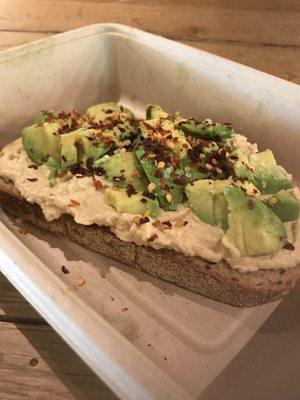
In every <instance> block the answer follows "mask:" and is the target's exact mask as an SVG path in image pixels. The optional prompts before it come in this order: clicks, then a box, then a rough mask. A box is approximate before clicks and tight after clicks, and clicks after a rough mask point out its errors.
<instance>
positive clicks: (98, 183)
mask: <svg viewBox="0 0 300 400" xmlns="http://www.w3.org/2000/svg"><path fill="white" fill-rule="evenodd" d="M93 184H94V186H95V189H96V190H100V189H101V188H102V182H101V181H98V179H96V178H95V177H94V176H93Z"/></svg>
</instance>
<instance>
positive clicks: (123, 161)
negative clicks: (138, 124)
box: [97, 152, 148, 192]
mask: <svg viewBox="0 0 300 400" xmlns="http://www.w3.org/2000/svg"><path fill="white" fill-rule="evenodd" d="M97 166H100V167H102V168H104V170H105V177H106V179H107V180H109V181H111V182H113V183H114V186H118V187H125V186H126V185H129V184H130V185H132V186H133V187H134V188H135V190H137V191H139V192H144V191H145V190H146V189H147V186H148V181H147V178H146V176H145V174H144V171H143V169H142V168H141V166H140V163H139V161H138V159H137V157H136V155H135V153H133V152H126V153H118V154H115V155H113V156H111V157H105V159H104V160H99V162H97Z"/></svg>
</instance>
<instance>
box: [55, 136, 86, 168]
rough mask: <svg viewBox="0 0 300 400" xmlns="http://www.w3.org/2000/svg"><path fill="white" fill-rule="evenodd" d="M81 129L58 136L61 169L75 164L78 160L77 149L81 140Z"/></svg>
mask: <svg viewBox="0 0 300 400" xmlns="http://www.w3.org/2000/svg"><path fill="white" fill-rule="evenodd" d="M81 132H82V130H81V129H78V130H76V131H73V132H70V133H64V134H62V135H60V140H61V169H65V168H67V167H70V166H71V165H73V164H76V163H77V162H78V161H79V160H78V147H79V143H80V140H81Z"/></svg>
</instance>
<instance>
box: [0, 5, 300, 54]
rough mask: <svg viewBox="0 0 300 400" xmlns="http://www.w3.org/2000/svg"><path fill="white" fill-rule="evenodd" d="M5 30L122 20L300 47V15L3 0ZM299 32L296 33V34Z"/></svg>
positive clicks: (177, 34) (190, 34) (176, 33)
mask: <svg viewBox="0 0 300 400" xmlns="http://www.w3.org/2000/svg"><path fill="white" fill-rule="evenodd" d="M0 5H1V7H0V29H1V30H14V31H27V32H62V31H65V30H68V29H73V28H78V27H80V26H83V25H87V24H91V23H99V22H118V23H122V24H126V25H130V26H134V27H137V28H141V29H144V30H146V31H150V32H153V33H157V34H160V35H163V36H166V37H169V38H172V39H176V40H193V41H197V40H202V39H206V40H207V39H213V40H222V41H224V40H226V41H231V42H242V43H263V44H273V45H285V46H287V45H290V46H299V45H300V24H299V20H300V13H299V12H290V11H281V12H280V13H278V12H276V11H269V10H253V9H243V10H241V9H234V8H232V9H228V8H212V7H205V6H202V5H201V6H196V5H185V4H184V5H181V4H175V5H174V6H172V9H171V10H170V6H169V5H166V4H162V5H151V4H146V5H143V4H142V5H140V4H130V6H128V4H126V3H123V2H116V1H111V2H103V3H102V2H101V3H99V2H90V1H86V2H84V1H75V2H74V1H64V2H61V1H53V0H40V1H38V2H37V1H35V0H1V3H0ZM291 32H293V34H291Z"/></svg>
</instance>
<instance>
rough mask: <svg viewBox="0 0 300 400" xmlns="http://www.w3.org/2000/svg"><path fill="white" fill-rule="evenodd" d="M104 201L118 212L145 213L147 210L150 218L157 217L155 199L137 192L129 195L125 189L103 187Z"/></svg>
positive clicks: (157, 209) (156, 202) (157, 206)
mask: <svg viewBox="0 0 300 400" xmlns="http://www.w3.org/2000/svg"><path fill="white" fill-rule="evenodd" d="M104 201H105V203H106V204H108V205H110V206H113V207H114V208H115V209H116V210H117V211H118V212H119V213H128V214H138V215H145V213H147V212H149V216H150V217H151V218H157V213H158V211H159V205H158V201H157V200H156V199H154V200H152V199H149V198H147V197H145V196H143V195H141V194H139V193H136V194H132V195H129V194H128V193H127V191H126V189H120V188H107V189H105V192H104Z"/></svg>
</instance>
